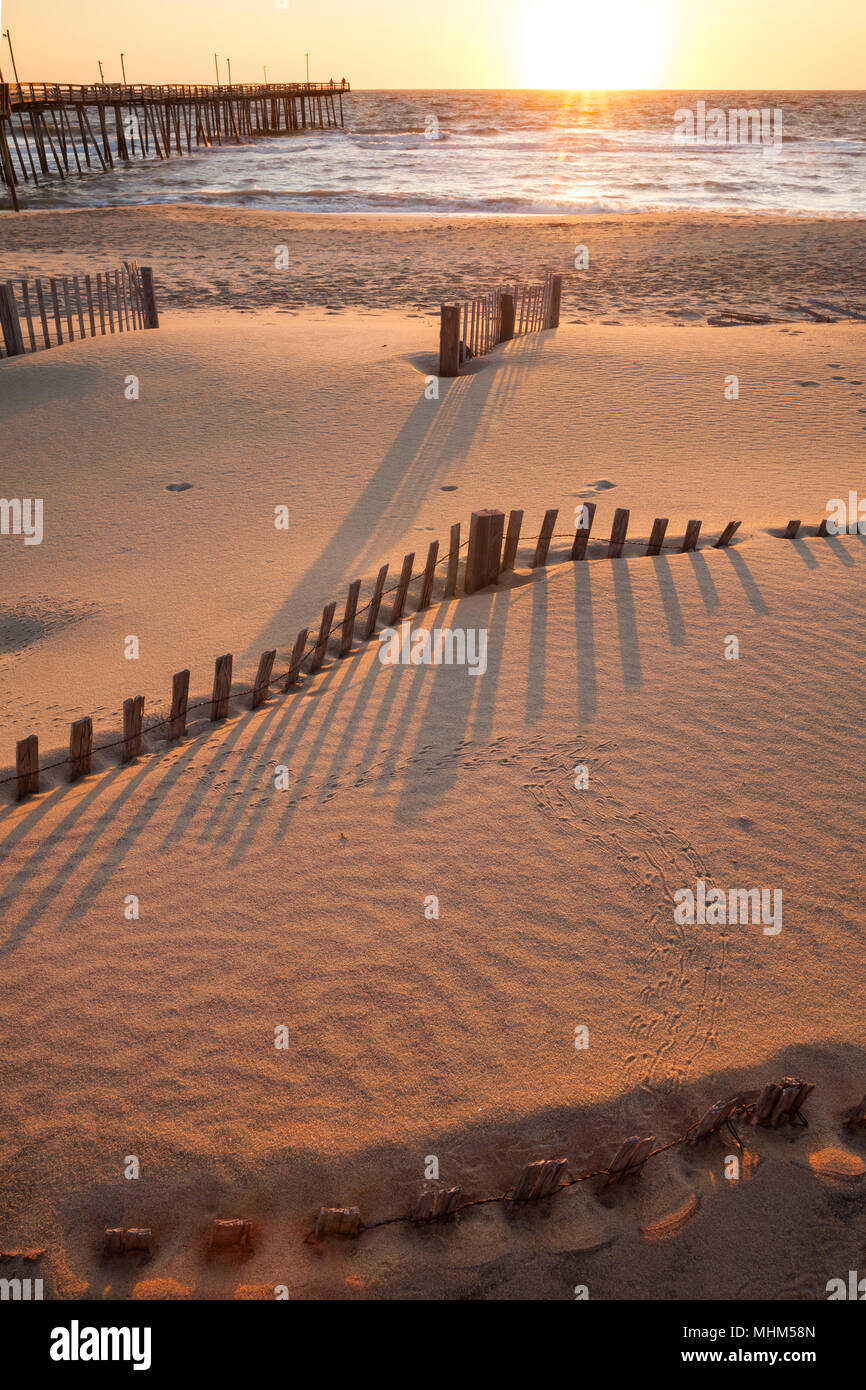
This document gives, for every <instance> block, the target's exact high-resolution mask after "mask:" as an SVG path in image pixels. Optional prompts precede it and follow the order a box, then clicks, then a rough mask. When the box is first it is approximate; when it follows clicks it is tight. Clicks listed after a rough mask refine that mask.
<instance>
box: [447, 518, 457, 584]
mask: <svg viewBox="0 0 866 1390" xmlns="http://www.w3.org/2000/svg"><path fill="white" fill-rule="evenodd" d="M459 564H460V522H459V521H455V523H454V525H453V526H452V527H451V539H450V541H449V542H448V569H447V572H446V575H445V597H446V598H453V597H454V595H455V594H456V593H457V566H458V565H459Z"/></svg>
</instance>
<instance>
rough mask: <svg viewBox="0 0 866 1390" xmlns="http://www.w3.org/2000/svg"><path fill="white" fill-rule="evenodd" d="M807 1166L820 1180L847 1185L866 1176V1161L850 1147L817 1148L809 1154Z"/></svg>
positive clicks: (857, 1181)
mask: <svg viewBox="0 0 866 1390" xmlns="http://www.w3.org/2000/svg"><path fill="white" fill-rule="evenodd" d="M809 1167H810V1168H811V1169H812V1172H813V1173H814V1174H815V1177H816V1178H818V1179H820V1181H821V1182H826V1183H832V1184H834V1185H836V1184H843V1185H845V1186H848V1185H850V1184H852V1183H859V1182H861V1181H862V1180H863V1178H864V1176H866V1163H864V1162H863V1160H862V1158H860V1156H859V1154H855V1153H851V1151H850V1149H837V1148H827V1149H817V1150H816V1151H815V1152H814V1153H810V1154H809Z"/></svg>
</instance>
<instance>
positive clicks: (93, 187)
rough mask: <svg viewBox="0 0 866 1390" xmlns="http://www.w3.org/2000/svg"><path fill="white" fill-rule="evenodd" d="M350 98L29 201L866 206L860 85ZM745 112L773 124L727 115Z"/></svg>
mask: <svg viewBox="0 0 866 1390" xmlns="http://www.w3.org/2000/svg"><path fill="white" fill-rule="evenodd" d="M343 101H344V110H345V116H346V127H345V129H344V130H340V131H336V132H334V131H330V132H327V131H326V132H316V133H309V134H301V135H296V136H292V137H288V138H281V139H276V138H275V139H265V140H259V141H256V142H255V143H253V144H249V145H240V146H236V145H228V146H223V147H222V148H220V149H214V150H203V151H201V152H199V153H196V154H193V155H190V156H185V157H183V158H178V159H173V160H171V161H170V162H165V163H160V162H158V161H155V160H154V161H147V162H143V163H139V162H135V163H133V164H132V165H130V166H128V167H127V168H125V169H123V170H120V171H117V172H114V173H111V174H108V175H103V174H99V175H93V176H90V177H85V178H83V179H78V178H74V179H70V180H68V181H67V182H66V183H61V182H58V181H53V182H51V183H50V184H48V183H47V184H45V185H43V186H42V187H41V188H40V189H39V190H38V191H37V190H33V191H31V192H30V193H28V196H27V206H28V207H40V206H41V207H45V206H55V207H58V206H62V207H93V206H103V205H104V206H116V205H120V204H125V205H129V204H142V203H176V202H182V203H206V204H215V205H222V206H229V207H231V206H235V207H258V208H262V207H269V208H276V209H290V210H293V211H303V212H342V213H346V212H378V213H382V212H391V213H426V214H430V213H432V214H437V213H438V214H448V215H455V214H457V215H459V214H475V215H478V214H497V213H499V214H501V213H509V214H593V213H605V212H619V213H629V212H640V211H649V210H674V209H680V208H686V209H692V210H697V211H727V210H731V211H747V212H776V213H788V214H793V215H796V216H808V215H820V216H828V215H830V216H844V215H863V214H866V165H864V163H863V160H864V156H866V93H864V92H657V91H654V92H600V93H599V92H596V93H573V92H572V93H563V92H538V91H529V92H520V91H501V92H497V91H474V92H473V91H454V92H451V91H430V92H423V91H412V92H399V91H396V92H392V91H388V92H373V91H365V92H355V93H353V94H352V95H351V96H349V97H344V99H343ZM702 104H703V105H702ZM739 110H753V111H758V112H761V113H763V124H760V123H756V122H755V123H752V122H750V123H749V126H748V129H746V126H745V124H743V125H741V124H740V123H739V122H738V121H737V119H736V117H734V119H733V120H731V119H730V118H729V117H728V113H729V112H736V111H739ZM689 113H690V116H691V125H690V124H689ZM714 113H715V114H714ZM719 113H722V114H721V123H720V116H719ZM690 130H691V133H692V135H693V137H694V138H693V141H692V142H691V143H683V137H684V136H685V137H688V134H689V131H690ZM702 136H703V138H701V137H702Z"/></svg>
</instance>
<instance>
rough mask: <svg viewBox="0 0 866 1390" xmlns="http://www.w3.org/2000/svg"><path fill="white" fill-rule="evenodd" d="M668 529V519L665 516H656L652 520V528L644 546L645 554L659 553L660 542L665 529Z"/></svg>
mask: <svg viewBox="0 0 866 1390" xmlns="http://www.w3.org/2000/svg"><path fill="white" fill-rule="evenodd" d="M667 529H668V519H667V517H666V516H657V517H656V519H655V521H654V522H653V529H652V530H651V531H650V538H649V543H648V545H647V548H646V553H647V555H659V554H661V548H662V542H663V541H664V538H665V531H666V530H667Z"/></svg>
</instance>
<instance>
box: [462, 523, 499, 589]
mask: <svg viewBox="0 0 866 1390" xmlns="http://www.w3.org/2000/svg"><path fill="white" fill-rule="evenodd" d="M504 527H505V513H504V512H501V511H499V509H498V508H495V507H494V508H489V507H488V508H485V509H484V510H483V511H480V512H473V513H472V517H471V520H470V522H469V552H468V554H467V556H466V574H465V576H464V579H463V587H464V589H465V590H466V592H467V594H474V593H476V592H477V591H478V590H479V589H484V588H486V587H487V585H488V584H496V583H497V582H498V580H499V567H500V563H501V557H502V532H503V529H504Z"/></svg>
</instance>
